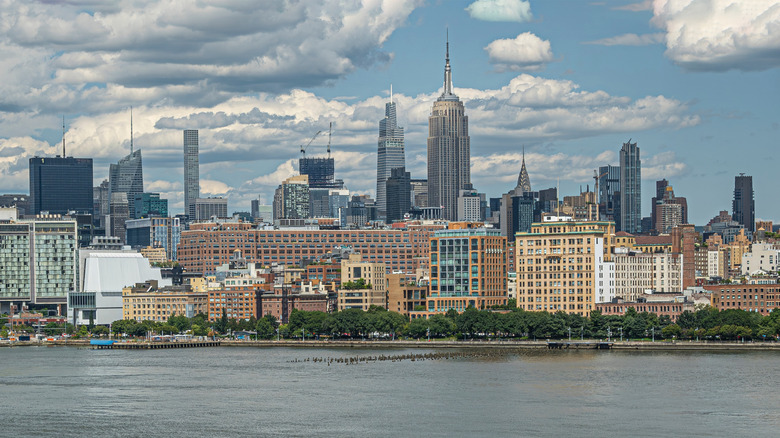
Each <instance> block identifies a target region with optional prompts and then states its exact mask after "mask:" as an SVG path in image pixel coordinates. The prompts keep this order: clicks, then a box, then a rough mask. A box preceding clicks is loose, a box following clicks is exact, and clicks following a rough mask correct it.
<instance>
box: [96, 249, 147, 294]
mask: <svg viewBox="0 0 780 438" xmlns="http://www.w3.org/2000/svg"><path fill="white" fill-rule="evenodd" d="M83 269H84V292H122V288H125V287H127V286H132V285H134V284H136V283H142V282H144V281H147V280H157V281H161V280H162V274H160V268H152V267H151V266H149V259H147V258H145V257H143V256H142V255H141V254H139V253H129V252H115V253H92V254H89V255H88V256H87V258H86V259H85V260H84V267H83Z"/></svg>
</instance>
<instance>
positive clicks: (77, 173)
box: [27, 157, 93, 215]
mask: <svg viewBox="0 0 780 438" xmlns="http://www.w3.org/2000/svg"><path fill="white" fill-rule="evenodd" d="M92 208H93V202H92V158H73V157H67V158H63V157H52V158H42V157H33V158H30V210H29V211H28V212H27V214H30V215H35V214H40V213H41V212H42V211H46V212H49V213H50V214H67V213H68V212H70V211H75V212H77V213H86V214H92Z"/></svg>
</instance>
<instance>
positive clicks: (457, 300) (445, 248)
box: [427, 228, 507, 313]
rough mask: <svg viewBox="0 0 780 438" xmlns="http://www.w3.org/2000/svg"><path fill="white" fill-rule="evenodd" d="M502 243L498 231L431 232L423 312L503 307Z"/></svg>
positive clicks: (504, 296)
mask: <svg viewBox="0 0 780 438" xmlns="http://www.w3.org/2000/svg"><path fill="white" fill-rule="evenodd" d="M506 242H507V239H506V237H504V236H502V235H501V234H500V233H499V231H498V230H493V229H487V228H459V229H448V230H441V231H436V232H434V233H433V235H432V236H431V243H430V253H429V263H430V293H429V294H428V309H427V310H428V311H429V312H442V313H443V312H447V311H448V310H450V309H455V310H457V311H458V312H463V311H464V310H466V309H468V308H469V307H474V308H476V309H487V308H489V307H490V306H494V305H502V304H506V302H507V285H506V282H507V274H506V266H507V263H506V262H507V260H506Z"/></svg>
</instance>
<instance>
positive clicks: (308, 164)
mask: <svg viewBox="0 0 780 438" xmlns="http://www.w3.org/2000/svg"><path fill="white" fill-rule="evenodd" d="M298 169H299V170H300V173H301V175H306V176H308V177H309V187H310V188H313V189H341V188H343V187H344V181H342V180H340V179H335V172H336V170H335V161H334V160H333V158H331V157H327V158H300V159H298Z"/></svg>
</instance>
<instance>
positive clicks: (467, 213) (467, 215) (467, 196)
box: [458, 189, 485, 222]
mask: <svg viewBox="0 0 780 438" xmlns="http://www.w3.org/2000/svg"><path fill="white" fill-rule="evenodd" d="M484 199H485V194H484V193H479V192H477V191H476V190H475V189H464V190H461V191H460V196H458V220H459V221H464V222H484V221H485V215H484V210H483V209H482V204H483V203H484Z"/></svg>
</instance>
